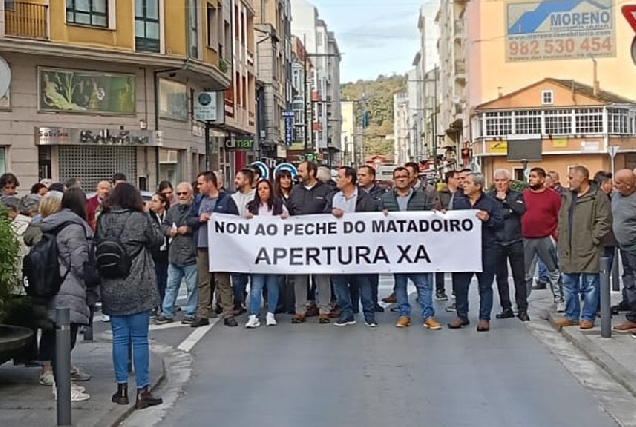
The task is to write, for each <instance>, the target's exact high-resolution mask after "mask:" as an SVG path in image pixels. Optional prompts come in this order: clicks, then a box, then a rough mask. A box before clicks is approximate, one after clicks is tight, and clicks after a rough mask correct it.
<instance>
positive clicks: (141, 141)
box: [35, 128, 163, 147]
mask: <svg viewBox="0 0 636 427" xmlns="http://www.w3.org/2000/svg"><path fill="white" fill-rule="evenodd" d="M35 135H36V145H121V146H129V147H130V146H140V147H158V146H161V145H162V142H163V141H162V132H161V131H158V132H155V131H148V130H135V131H128V130H119V129H99V130H96V129H69V128H35Z"/></svg>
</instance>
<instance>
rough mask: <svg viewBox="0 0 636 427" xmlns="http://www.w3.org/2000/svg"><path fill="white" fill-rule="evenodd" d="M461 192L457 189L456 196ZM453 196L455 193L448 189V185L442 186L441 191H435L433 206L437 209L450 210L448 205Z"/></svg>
mask: <svg viewBox="0 0 636 427" xmlns="http://www.w3.org/2000/svg"><path fill="white" fill-rule="evenodd" d="M458 194H461V193H459V189H457V193H456V196H457V195H458ZM452 198H453V193H451V191H450V190H449V189H448V187H447V186H444V187H442V188H441V189H440V190H439V191H437V192H436V193H435V197H434V198H433V201H432V203H431V204H432V207H433V209H435V210H436V211H441V210H448V205H449V204H450V201H451V199H452Z"/></svg>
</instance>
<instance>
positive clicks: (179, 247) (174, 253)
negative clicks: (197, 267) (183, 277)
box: [162, 204, 197, 266]
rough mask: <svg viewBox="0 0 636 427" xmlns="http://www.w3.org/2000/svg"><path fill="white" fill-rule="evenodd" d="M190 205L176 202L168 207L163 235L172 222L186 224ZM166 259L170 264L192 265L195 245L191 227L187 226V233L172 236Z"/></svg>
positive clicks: (195, 254)
mask: <svg viewBox="0 0 636 427" xmlns="http://www.w3.org/2000/svg"><path fill="white" fill-rule="evenodd" d="M190 206H191V205H182V204H177V205H174V206H172V207H171V208H170V209H168V213H167V214H166V217H165V219H164V221H163V225H162V231H163V234H164V235H166V236H167V235H168V232H169V231H170V229H171V228H172V224H175V225H176V226H177V227H182V226H187V225H188V224H187V221H186V220H187V218H188V214H189V213H190ZM168 261H169V262H170V264H175V265H179V266H183V265H192V264H196V262H197V247H196V246H194V240H193V239H192V228H190V227H188V234H177V235H176V236H174V237H173V238H172V241H171V242H170V246H169V254H168Z"/></svg>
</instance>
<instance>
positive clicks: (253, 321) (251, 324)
mask: <svg viewBox="0 0 636 427" xmlns="http://www.w3.org/2000/svg"><path fill="white" fill-rule="evenodd" d="M259 326H261V321H260V320H258V317H256V316H255V315H253V314H252V315H250V318H249V319H248V321H247V324H246V325H245V327H246V328H249V329H254V328H258V327H259Z"/></svg>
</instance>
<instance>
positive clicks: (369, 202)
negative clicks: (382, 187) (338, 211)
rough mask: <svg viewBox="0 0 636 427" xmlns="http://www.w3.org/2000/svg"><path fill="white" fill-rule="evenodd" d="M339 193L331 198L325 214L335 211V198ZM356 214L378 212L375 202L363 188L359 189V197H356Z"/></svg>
mask: <svg viewBox="0 0 636 427" xmlns="http://www.w3.org/2000/svg"><path fill="white" fill-rule="evenodd" d="M338 193H339V192H336V193H333V194H332V195H331V196H329V203H328V204H327V208H326V209H325V213H331V211H332V209H333V198H334V196H335V195H336V194H338ZM356 212H377V210H376V205H375V202H374V201H373V199H372V198H371V196H369V195H368V194H367V193H366V192H365V191H364V190H362V189H361V188H358V196H357V197H356Z"/></svg>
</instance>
